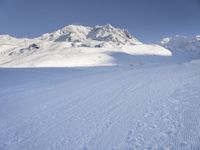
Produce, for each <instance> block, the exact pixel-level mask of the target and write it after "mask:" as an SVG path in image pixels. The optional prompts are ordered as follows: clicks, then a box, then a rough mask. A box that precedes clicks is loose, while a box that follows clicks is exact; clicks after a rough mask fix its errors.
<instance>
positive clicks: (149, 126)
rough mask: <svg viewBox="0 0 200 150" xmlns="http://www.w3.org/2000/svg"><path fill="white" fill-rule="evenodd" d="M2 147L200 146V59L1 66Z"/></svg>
mask: <svg viewBox="0 0 200 150" xmlns="http://www.w3.org/2000/svg"><path fill="white" fill-rule="evenodd" d="M0 82H1V84H0V129H1V130H0V149H2V150H27V149H28V150H35V149H37V150H43V149H51V150H58V149H59V150H62V149H63V150H65V149H74V150H77V149H80V150H82V149H89V150H90V149H91V150H93V149H95V150H102V149H108V150H110V149H119V150H122V149H125V150H126V149H199V148H200V145H199V143H200V141H199V137H200V124H199V119H200V111H199V106H200V101H199V98H200V84H199V82H200V61H193V62H191V63H184V64H174V65H172V64H171V65H161V66H160V65H156V66H148V65H146V66H143V65H140V66H137V67H98V68H82V69H80V68H77V69H69V68H68V69H67V68H60V69H58V68H57V69H56V68H55V69H44V68H43V69H42V68H41V69H0Z"/></svg>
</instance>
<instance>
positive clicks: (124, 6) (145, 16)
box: [0, 0, 200, 42]
mask: <svg viewBox="0 0 200 150" xmlns="http://www.w3.org/2000/svg"><path fill="white" fill-rule="evenodd" d="M108 23H110V24H112V25H113V26H115V27H120V28H125V29H128V30H129V32H130V33H131V34H133V35H134V36H135V37H136V38H138V39H140V40H141V41H144V42H157V41H159V40H160V39H161V38H163V37H166V36H172V35H176V34H179V35H188V36H192V35H196V34H200V0H0V34H10V35H13V36H16V37H36V36H39V35H41V34H43V33H46V32H50V31H54V30H56V29H59V28H61V27H63V26H65V25H68V24H80V25H88V26H94V25H103V24H108Z"/></svg>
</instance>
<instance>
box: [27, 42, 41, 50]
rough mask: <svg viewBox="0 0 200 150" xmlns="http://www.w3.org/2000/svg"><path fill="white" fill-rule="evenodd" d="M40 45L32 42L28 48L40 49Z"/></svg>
mask: <svg viewBox="0 0 200 150" xmlns="http://www.w3.org/2000/svg"><path fill="white" fill-rule="evenodd" d="M39 48H40V47H39V46H38V45H37V44H34V43H33V44H31V45H29V47H28V49H29V50H31V49H39Z"/></svg>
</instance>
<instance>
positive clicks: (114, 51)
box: [0, 25, 171, 67]
mask: <svg viewBox="0 0 200 150" xmlns="http://www.w3.org/2000/svg"><path fill="white" fill-rule="evenodd" d="M31 45H35V47H31ZM119 54H120V55H123V56H124V57H123V59H122V57H118V55H119ZM138 55H141V56H163V57H169V56H171V52H170V51H169V50H167V49H165V48H163V47H161V46H158V45H153V44H152V45H147V44H142V43H141V42H139V41H138V40H137V39H136V38H134V37H133V36H131V35H130V34H129V33H128V31H126V30H123V29H118V28H114V27H113V26H111V25H105V26H95V27H84V26H76V25H69V26H66V27H64V28H62V29H60V30H57V31H55V32H52V33H47V34H44V35H42V36H41V37H38V38H35V39H17V38H13V37H10V36H7V35H5V36H1V38H0V67H87V66H111V65H112V66H113V65H129V64H130V63H131V64H137V63H138V61H136V60H135V57H131V56H138ZM125 60H128V61H125ZM140 61H144V62H145V61H146V58H144V59H143V60H141V59H140Z"/></svg>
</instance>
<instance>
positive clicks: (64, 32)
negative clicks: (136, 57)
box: [40, 24, 141, 45]
mask: <svg viewBox="0 0 200 150" xmlns="http://www.w3.org/2000/svg"><path fill="white" fill-rule="evenodd" d="M40 39H42V40H49V41H55V42H65V41H66V42H81V43H83V44H85V43H87V44H88V43H89V45H90V43H94V42H96V43H98V44H99V43H101V44H105V42H107V43H112V45H119V44H122V45H135V44H141V42H139V41H138V40H137V39H136V38H134V37H133V36H132V35H131V34H130V33H129V32H128V31H127V30H124V29H119V28H115V27H113V26H112V25H110V24H106V25H102V26H99V25H97V26H95V27H88V26H81V25H68V26H65V27H63V28H61V29H59V30H57V31H55V32H52V33H47V34H44V35H42V36H41V37H40ZM103 42H104V43H103ZM92 45H94V44H92Z"/></svg>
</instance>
